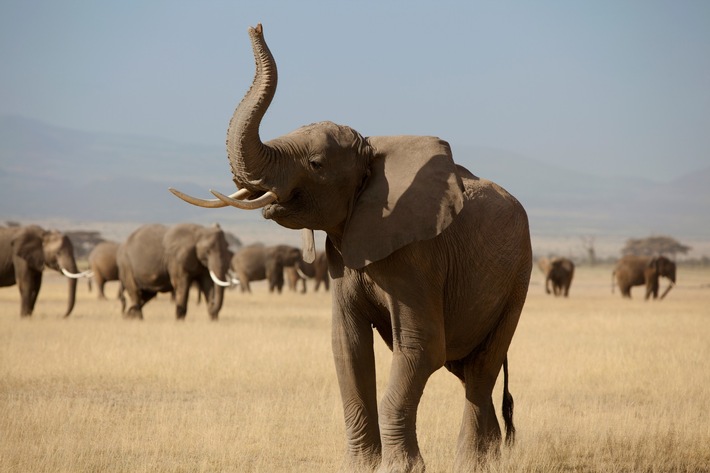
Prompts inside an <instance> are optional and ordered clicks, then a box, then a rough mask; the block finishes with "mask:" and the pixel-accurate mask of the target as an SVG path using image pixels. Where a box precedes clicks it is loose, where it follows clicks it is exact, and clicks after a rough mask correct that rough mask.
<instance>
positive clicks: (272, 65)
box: [227, 24, 278, 190]
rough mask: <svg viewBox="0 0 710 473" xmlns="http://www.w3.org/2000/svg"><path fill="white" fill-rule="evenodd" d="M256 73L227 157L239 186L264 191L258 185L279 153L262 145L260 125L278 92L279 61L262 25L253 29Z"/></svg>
mask: <svg viewBox="0 0 710 473" xmlns="http://www.w3.org/2000/svg"><path fill="white" fill-rule="evenodd" d="M249 37H250V38H251V44H252V49H253V51H254V59H255V61H256V73H255V75H254V81H253V82H252V85H251V87H250V88H249V91H248V92H247V93H246V95H245V96H244V98H243V99H242V101H241V102H240V103H239V106H238V107H237V109H236V110H235V111H234V115H232V119H231V120H230V122H229V129H228V131H227V156H228V157H229V164H230V166H231V168H232V175H233V176H234V182H235V183H236V184H237V186H239V187H246V188H248V189H249V188H251V189H250V190H268V189H261V188H259V186H258V183H259V181H260V179H261V178H262V176H263V175H264V170H265V169H267V168H268V167H269V162H270V161H273V160H274V159H277V158H276V154H277V153H276V151H275V150H274V149H272V148H269V147H268V146H266V145H264V144H263V143H262V142H261V138H260V137H259V125H260V123H261V119H262V118H263V116H264V114H265V113H266V110H267V109H268V108H269V104H271V100H272V99H273V97H274V93H275V92H276V83H277V76H278V75H277V72H276V62H275V61H274V58H273V56H272V55H271V51H269V48H268V46H267V45H266V42H265V41H264V35H263V29H262V27H261V24H259V25H257V26H256V28H249Z"/></svg>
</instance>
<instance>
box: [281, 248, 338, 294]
mask: <svg viewBox="0 0 710 473" xmlns="http://www.w3.org/2000/svg"><path fill="white" fill-rule="evenodd" d="M284 273H285V275H286V279H287V280H288V287H289V289H291V290H292V291H296V290H298V283H299V282H300V283H301V284H302V286H301V292H302V293H305V292H306V279H313V280H314V281H315V286H314V287H313V290H314V291H317V290H318V288H320V285H321V284H323V287H324V288H325V290H326V291H328V290H330V277H329V276H328V258H327V256H326V254H325V253H324V252H322V251H319V252H318V253H316V259H315V261H313V262H312V263H306V262H305V261H303V259H301V260H300V261H299V262H298V264H296V265H294V266H290V267H287V268H285V270H284Z"/></svg>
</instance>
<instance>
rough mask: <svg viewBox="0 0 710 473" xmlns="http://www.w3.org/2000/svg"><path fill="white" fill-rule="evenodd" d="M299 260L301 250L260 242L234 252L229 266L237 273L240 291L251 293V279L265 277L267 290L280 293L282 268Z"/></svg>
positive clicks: (293, 264) (282, 280)
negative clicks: (266, 244)
mask: <svg viewBox="0 0 710 473" xmlns="http://www.w3.org/2000/svg"><path fill="white" fill-rule="evenodd" d="M300 260H301V250H300V249H299V248H296V247H294V246H289V245H274V246H265V245H263V244H261V243H257V244H253V245H249V246H245V247H243V248H241V249H240V250H238V251H237V252H236V253H234V256H233V257H232V264H231V268H232V271H234V272H235V273H236V275H237V279H238V281H239V287H240V288H241V290H242V292H249V293H251V286H250V285H249V282H251V281H261V280H264V279H266V280H267V281H268V283H269V292H274V291H277V292H278V293H281V291H282V290H283V286H284V268H286V267H293V266H295V265H296V264H297V263H298V261H300Z"/></svg>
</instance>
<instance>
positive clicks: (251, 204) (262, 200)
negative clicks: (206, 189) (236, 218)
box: [210, 189, 278, 210]
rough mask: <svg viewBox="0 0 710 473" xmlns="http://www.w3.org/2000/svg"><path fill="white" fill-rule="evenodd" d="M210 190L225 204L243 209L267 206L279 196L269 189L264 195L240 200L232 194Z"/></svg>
mask: <svg viewBox="0 0 710 473" xmlns="http://www.w3.org/2000/svg"><path fill="white" fill-rule="evenodd" d="M210 192H211V193H212V194H213V195H214V196H215V197H217V198H218V199H219V200H221V201H222V202H224V203H225V204H228V205H231V206H232V207H237V208H238V209H243V210H254V209H260V208H262V207H265V206H267V205H269V204H270V203H272V202H276V200H278V197H277V196H276V194H274V193H273V192H271V191H267V192H266V194H264V195H262V196H261V197H257V198H256V199H253V200H246V199H244V200H238V199H235V198H232V197H231V196H226V195H224V194H222V193H220V192H217V191H215V190H211V189H210Z"/></svg>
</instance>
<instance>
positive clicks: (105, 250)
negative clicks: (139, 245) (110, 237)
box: [89, 241, 125, 310]
mask: <svg viewBox="0 0 710 473" xmlns="http://www.w3.org/2000/svg"><path fill="white" fill-rule="evenodd" d="M118 246H119V244H118V243H117V242H115V241H102V242H100V243H98V244H97V245H96V246H95V247H94V248H93V249H92V250H91V252H90V253H89V269H91V271H92V273H93V279H94V281H95V282H96V291H97V292H98V298H99V299H106V295H105V294H104V286H105V285H106V283H107V282H109V281H119V278H118V263H117V262H116V253H118ZM89 288H91V279H89ZM118 299H119V300H121V303H122V305H123V308H124V310H125V298H124V297H123V286H120V287H119V290H118Z"/></svg>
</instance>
